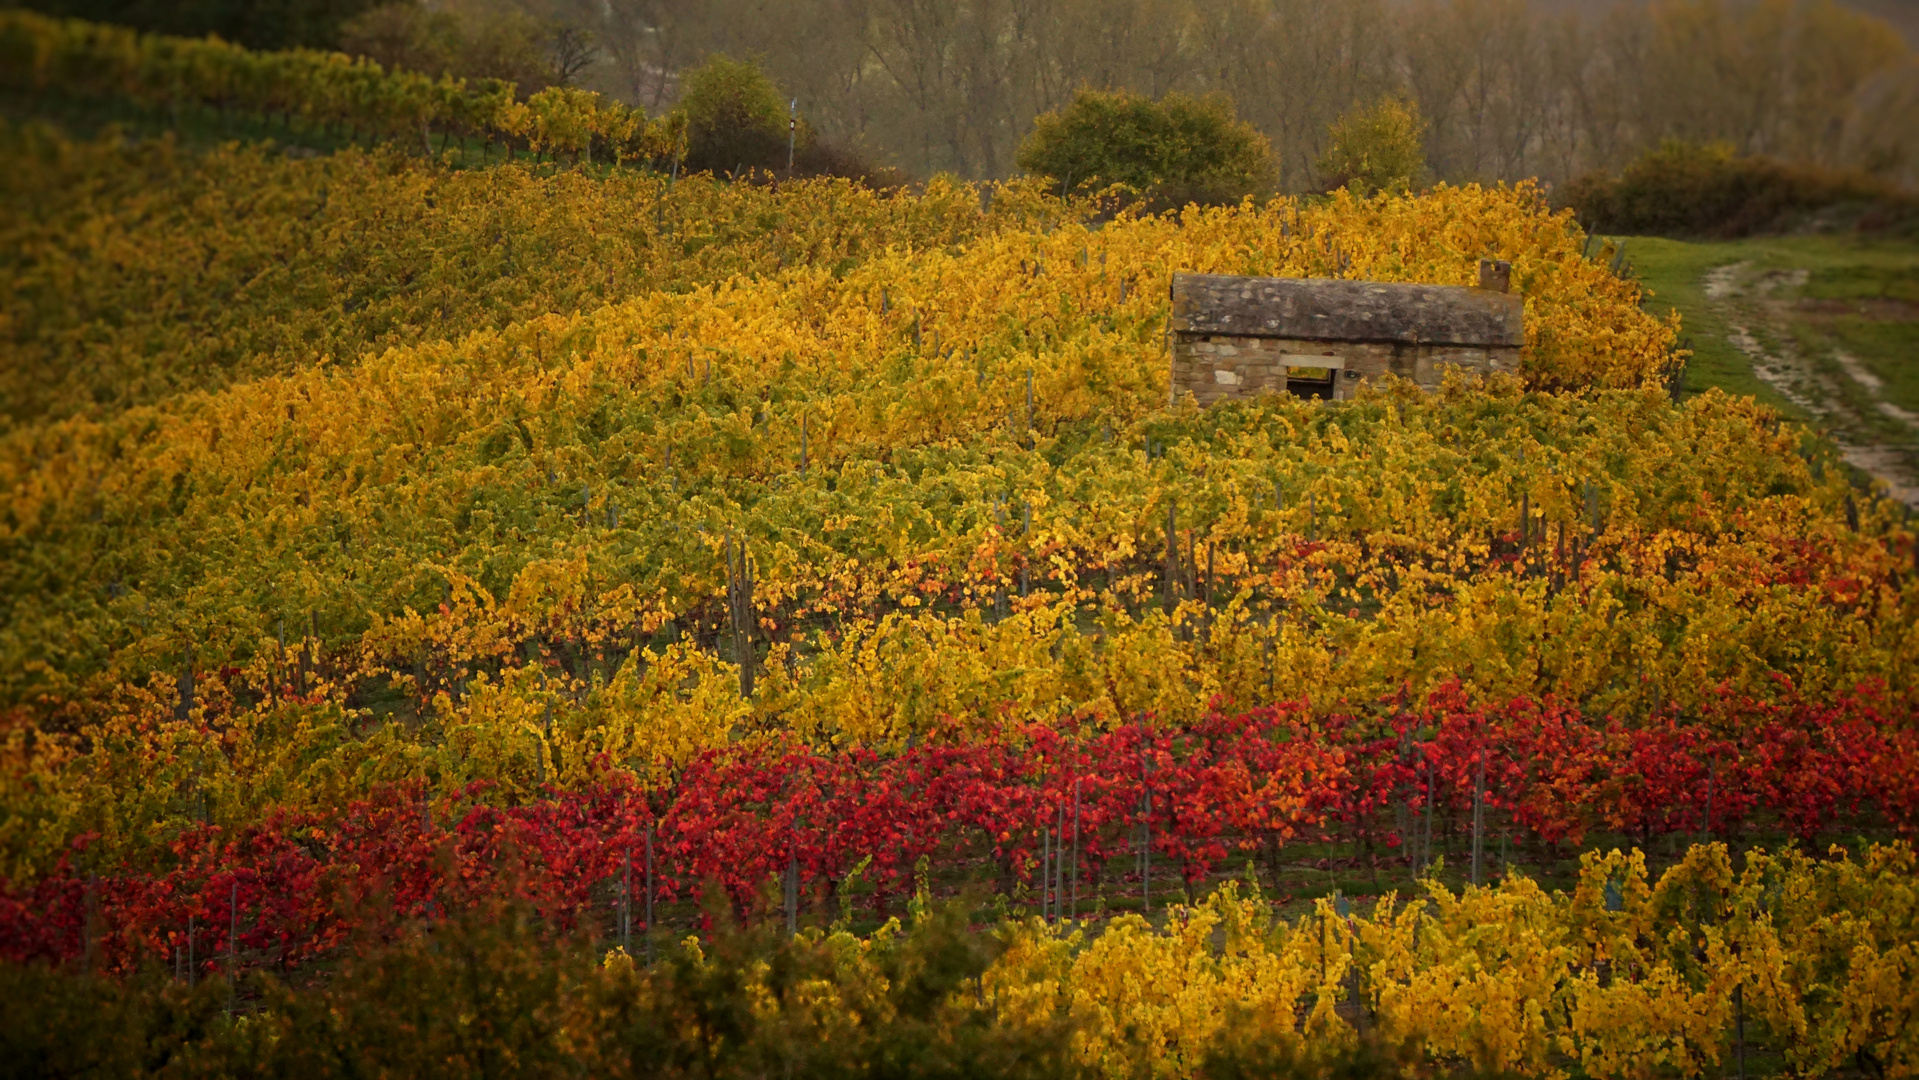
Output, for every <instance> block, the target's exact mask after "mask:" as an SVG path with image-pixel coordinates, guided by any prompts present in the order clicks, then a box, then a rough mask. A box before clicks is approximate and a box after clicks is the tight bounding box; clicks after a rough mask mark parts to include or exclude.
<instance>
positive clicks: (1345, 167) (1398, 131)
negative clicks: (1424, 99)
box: [1319, 97, 1426, 195]
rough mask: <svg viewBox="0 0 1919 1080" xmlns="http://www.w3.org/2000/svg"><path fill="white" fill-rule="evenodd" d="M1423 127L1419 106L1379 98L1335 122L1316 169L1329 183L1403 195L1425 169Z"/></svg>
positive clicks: (1364, 191) (1394, 99)
mask: <svg viewBox="0 0 1919 1080" xmlns="http://www.w3.org/2000/svg"><path fill="white" fill-rule="evenodd" d="M1425 127H1426V123H1425V121H1423V120H1421V119H1420V117H1419V107H1418V106H1416V105H1414V104H1412V103H1410V102H1405V101H1401V100H1399V99H1398V98H1394V97H1387V98H1381V99H1380V100H1379V101H1378V102H1377V103H1375V104H1374V105H1372V106H1371V107H1370V108H1365V109H1360V110H1358V111H1357V112H1350V113H1347V114H1346V115H1344V116H1342V117H1340V118H1339V119H1338V120H1337V121H1336V122H1334V124H1333V125H1332V130H1331V136H1332V138H1331V141H1330V142H1329V143H1328V144H1327V147H1326V152H1325V153H1324V154H1323V155H1321V156H1320V159H1319V171H1320V172H1321V173H1322V174H1324V175H1325V176H1326V177H1327V178H1328V179H1329V180H1330V181H1331V186H1333V187H1349V188H1353V189H1355V190H1357V191H1359V192H1361V193H1362V194H1367V195H1370V194H1372V193H1373V192H1375V191H1390V192H1396V193H1402V194H1403V193H1404V192H1406V191H1409V190H1411V189H1412V186H1413V184H1414V182H1415V181H1417V180H1418V179H1419V178H1420V176H1421V175H1423V174H1424V173H1425V171H1426V154H1425V151H1424V149H1423V148H1422V147H1421V146H1420V136H1421V134H1422V133H1423V132H1424V130H1425Z"/></svg>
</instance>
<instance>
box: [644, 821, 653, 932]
mask: <svg viewBox="0 0 1919 1080" xmlns="http://www.w3.org/2000/svg"><path fill="white" fill-rule="evenodd" d="M645 928H646V962H647V963H648V964H651V963H653V823H652V822H651V821H648V822H647V823H646V924H645Z"/></svg>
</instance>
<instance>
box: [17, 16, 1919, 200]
mask: <svg viewBox="0 0 1919 1080" xmlns="http://www.w3.org/2000/svg"><path fill="white" fill-rule="evenodd" d="M36 6H40V7H43V8H56V9H76V8H85V9H86V10H85V11H84V12H82V11H77V10H76V11H74V12H73V13H76V14H86V15H88V16H90V17H95V18H108V19H114V18H116V17H117V18H118V19H119V20H121V21H128V22H132V23H134V24H140V23H142V22H152V21H153V20H154V19H155V18H158V16H157V15H155V14H154V12H158V11H160V8H158V7H153V5H150V4H149V5H146V6H145V7H142V5H141V4H140V3H134V2H131V0H37V3H36ZM163 7H164V6H163ZM229 7H230V8H232V9H233V11H232V12H228V11H227V8H229ZM122 8H124V9H125V10H124V11H122V10H120V9H122ZM148 8H152V9H153V10H152V11H148V10H147V9H148ZM282 9H284V10H282ZM168 11H170V12H171V14H169V15H168V17H167V19H166V20H165V21H166V22H167V24H168V25H167V26H165V27H156V28H162V29H169V30H173V31H176V32H194V31H195V30H196V28H197V27H198V26H199V25H200V24H201V23H204V24H205V28H206V29H210V30H213V31H215V32H220V33H223V34H225V35H227V36H229V37H234V36H236V35H237V36H238V37H239V38H240V39H241V40H243V41H246V40H247V39H249V38H259V37H260V36H261V35H262V34H266V35H268V36H271V34H272V33H274V32H276V31H274V30H273V29H272V28H273V27H280V26H281V24H285V25H284V27H282V28H281V29H282V30H283V31H284V34H285V35H290V36H293V37H298V38H300V40H299V41H298V42H294V41H291V40H289V41H288V42H286V44H293V43H299V44H322V45H330V46H337V47H341V48H344V49H346V50H347V51H349V52H353V53H357V54H363V55H368V56H371V57H372V58H374V59H376V60H379V61H380V62H382V63H383V64H386V65H387V66H388V67H394V66H398V67H403V68H407V69H409V70H424V71H426V73H428V74H432V75H436V76H437V75H439V74H452V75H455V76H459V77H466V78H479V77H496V78H502V79H505V80H507V81H510V82H513V83H515V84H517V85H518V86H519V88H520V91H521V93H522V94H523V95H529V94H531V93H532V92H533V91H534V90H536V89H537V88H538V87H539V86H540V85H553V84H558V85H578V86H584V87H587V88H591V89H596V90H601V91H603V92H606V93H608V94H610V95H612V96H614V97H616V98H619V99H621V100H624V101H626V102H628V103H630V104H632V105H636V106H640V107H642V108H644V109H645V110H646V111H647V112H648V113H649V114H651V115H658V114H659V113H660V112H662V111H663V110H665V109H668V108H670V107H672V106H673V105H674V104H675V103H676V102H677V101H678V100H679V98H680V96H681V94H682V91H683V83H684V81H683V79H682V75H683V74H684V73H686V72H689V71H692V70H695V69H697V68H699V67H701V65H703V64H705V63H706V62H707V61H708V60H709V59H710V58H711V57H713V56H714V55H716V54H721V55H726V56H730V57H733V58H736V59H744V60H751V61H753V62H754V63H756V64H757V65H758V66H759V67H761V68H762V69H763V70H764V71H765V72H766V73H767V75H769V76H770V77H771V79H772V81H773V83H774V84H776V86H777V92H778V93H779V94H781V95H782V96H783V99H784V101H793V100H796V101H797V103H798V112H799V114H800V116H801V117H802V119H803V120H804V121H805V122H806V123H807V124H809V125H810V127H811V129H812V130H813V131H815V132H817V133H818V134H819V136H821V138H822V139H824V140H825V141H826V142H828V143H830V144H832V145H835V146H840V147H845V148H848V149H850V150H853V151H856V152H857V153H859V154H860V155H862V156H865V157H870V158H872V159H874V160H875V161H877V162H880V163H884V164H890V165H892V166H895V167H898V168H901V169H904V170H906V171H907V172H909V173H912V174H917V175H921V176H929V175H932V174H934V173H938V172H952V173H957V174H959V175H961V176H965V177H970V178H999V177H1006V176H1010V175H1013V174H1015V173H1017V172H1019V171H1020V164H1019V160H1018V158H1019V147H1020V145H1021V143H1022V141H1023V140H1024V139H1025V138H1026V137H1027V135H1028V134H1029V133H1030V132H1031V131H1032V130H1033V128H1034V126H1035V123H1036V122H1037V121H1038V119H1039V118H1040V117H1041V116H1043V115H1045V114H1047V113H1049V112H1053V111H1056V110H1059V109H1061V108H1062V107H1064V106H1065V105H1067V104H1068V103H1069V102H1070V101H1071V100H1072V98H1073V96H1074V94H1075V93H1076V92H1078V91H1081V90H1084V89H1094V90H1120V89H1123V90H1129V91H1133V92H1135V93H1138V94H1142V95H1145V96H1147V97H1150V98H1154V99H1158V98H1161V97H1163V96H1165V95H1167V94H1169V93H1172V92H1179V93H1182V94H1187V95H1191V96H1194V97H1204V96H1206V95H1214V94H1217V95H1223V96H1224V97H1226V98H1227V99H1230V101H1231V103H1232V105H1233V107H1234V109H1235V110H1236V112H1237V115H1238V116H1239V118H1240V119H1241V120H1244V121H1245V122H1247V123H1249V124H1250V125H1251V126H1252V128H1254V129H1255V130H1257V131H1258V132H1259V133H1260V134H1261V135H1263V136H1264V137H1265V138H1266V139H1267V140H1268V142H1269V143H1270V144H1271V147H1272V169H1273V174H1272V175H1273V182H1274V184H1275V186H1276V187H1277V188H1278V189H1280V190H1287V191H1300V190H1311V189H1314V188H1319V187H1325V186H1329V185H1330V184H1333V183H1337V181H1338V177H1336V176H1331V175H1329V174H1328V172H1327V170H1326V169H1325V168H1324V167H1323V165H1324V162H1325V161H1326V159H1327V154H1328V150H1329V149H1331V147H1330V145H1329V144H1330V140H1331V138H1332V136H1331V134H1330V131H1331V128H1332V126H1333V125H1334V124H1335V123H1336V122H1337V121H1338V120H1339V119H1340V118H1341V117H1342V116H1347V115H1349V114H1352V113H1354V112H1356V111H1358V110H1362V109H1365V108H1368V107H1373V106H1376V105H1377V104H1378V103H1379V102H1381V101H1382V100H1384V99H1387V98H1397V99H1400V100H1403V101H1404V102H1406V104H1407V105H1409V106H1410V107H1411V108H1412V109H1413V110H1414V111H1415V112H1416V113H1417V115H1418V116H1419V117H1420V118H1421V119H1422V120H1423V129H1422V132H1421V134H1422V141H1423V146H1424V151H1425V160H1426V162H1427V164H1428V166H1429V176H1428V177H1427V178H1430V179H1444V180H1454V181H1466V180H1493V179H1513V178H1518V177H1524V176H1539V177H1542V178H1544V179H1546V180H1548V181H1561V180H1565V179H1569V178H1571V177H1575V176H1578V175H1580V174H1582V173H1585V172H1589V171H1593V170H1607V171H1613V170H1617V169H1618V168H1620V167H1621V166H1623V165H1624V164H1625V163H1627V162H1628V161H1630V160H1632V159H1633V158H1635V157H1637V156H1638V155H1640V154H1641V153H1642V152H1644V151H1645V150H1647V149H1649V148H1652V147H1655V146H1657V145H1659V144H1660V143H1661V142H1662V141H1665V140H1670V139H1677V140H1683V141H1686V142H1691V143H1709V142H1723V143H1725V144H1727V145H1729V146H1730V147H1731V148H1732V149H1734V150H1735V151H1737V152H1740V153H1743V154H1763V155H1768V156H1772V157H1777V158H1782V159H1786V160H1792V161H1798V162H1804V163H1808V164H1815V165H1820V166H1825V167H1831V168H1859V169H1864V170H1867V171H1870V172H1873V173H1876V174H1878V175H1879V176H1881V177H1882V178H1885V179H1888V180H1891V181H1893V182H1895V183H1903V184H1906V185H1912V184H1914V183H1919V128H1916V127H1915V125H1913V124H1912V123H1911V122H1910V117H1911V116H1912V115H1914V113H1915V111H1919V60H1916V59H1915V56H1914V53H1913V51H1912V49H1911V48H1910V47H1909V46H1908V45H1907V44H1906V42H1905V41H1904V39H1903V38H1901V37H1900V35H1899V34H1898V32H1897V31H1895V30H1894V29H1893V28H1892V27H1891V26H1889V25H1887V24H1886V23H1884V22H1883V21H1880V20H1878V19H1875V18H1872V17H1869V16H1867V15H1864V14H1861V13H1859V12H1856V11H1853V10H1850V9H1848V8H1845V7H1842V6H1840V5H1838V4H1837V3H1835V2H1833V0H1649V2H1646V3H1633V2H1622V3H1620V4H1619V5H1617V6H1615V7H1612V8H1610V9H1606V10H1600V11H1595V12H1585V13H1582V12H1578V11H1573V12H1549V11H1545V10H1542V9H1541V8H1539V7H1538V6H1537V5H1536V4H1534V3H1531V2H1529V0H1118V2H1113V0H784V2H781V3H777V4H776V3H772V2H771V0H424V2H423V0H398V2H396V3H389V4H386V5H383V6H371V7H369V5H368V3H367V2H366V0H297V2H295V0H278V2H276V3H265V4H249V5H237V6H236V5H225V6H222V5H221V4H220V3H218V2H217V0H199V2H198V3H197V5H187V6H185V7H180V8H178V9H177V10H176V9H171V8H169V9H168ZM223 12H224V13H226V14H222V13H223ZM274 12H279V13H280V14H279V15H273V13H274ZM235 13H244V14H245V17H244V18H241V16H240V14H235ZM228 15H231V16H232V17H230V18H229V17H227V16H228ZM270 16H271V17H270ZM281 16H284V17H281ZM182 19H186V20H188V21H189V22H191V21H192V20H193V19H198V20H199V23H195V24H194V25H193V26H188V25H185V24H183V23H181V20H182ZM176 24H179V25H176ZM229 24H230V25H229ZM296 31H297V33H296ZM258 43H259V44H262V45H271V44H275V42H271V41H260V42H258ZM783 103H784V102H783Z"/></svg>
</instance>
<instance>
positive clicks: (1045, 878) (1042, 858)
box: [1033, 825, 1053, 922]
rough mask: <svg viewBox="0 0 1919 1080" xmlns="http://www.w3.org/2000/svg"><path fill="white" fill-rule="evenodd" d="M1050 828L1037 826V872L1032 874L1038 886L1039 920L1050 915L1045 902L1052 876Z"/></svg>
mask: <svg viewBox="0 0 1919 1080" xmlns="http://www.w3.org/2000/svg"><path fill="white" fill-rule="evenodd" d="M1050 833H1051V830H1049V829H1047V827H1046V826H1044V825H1041V826H1040V827H1039V873H1037V874H1034V875H1033V884H1035V885H1037V886H1039V921H1040V922H1045V921H1046V920H1047V918H1048V917H1049V915H1050V911H1049V909H1048V907H1047V902H1048V899H1049V897H1050V894H1051V889H1050V887H1049V886H1050V883H1051V881H1052V877H1053V863H1052V858H1051V855H1052V851H1051V849H1050V846H1049V845H1051V843H1052V836H1051V835H1050Z"/></svg>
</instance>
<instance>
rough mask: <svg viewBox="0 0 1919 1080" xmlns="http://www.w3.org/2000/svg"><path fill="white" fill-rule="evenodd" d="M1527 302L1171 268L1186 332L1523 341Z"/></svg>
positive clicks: (1472, 292) (1464, 291)
mask: <svg viewBox="0 0 1919 1080" xmlns="http://www.w3.org/2000/svg"><path fill="white" fill-rule="evenodd" d="M1522 310H1523V305H1522V303H1521V301H1520V298H1519V297H1518V296H1515V295H1512V294H1510V293H1501V292H1493V291H1491V290H1489V289H1471V288H1467V287H1465V286H1463V285H1401V284H1387V283H1384V282H1377V281H1343V280H1337V279H1333V278H1268V277H1233V276H1229V275H1225V274H1174V275H1173V329H1174V330H1175V331H1177V332H1180V333H1186V334H1225V335H1231V336H1234V337H1280V338H1300V339H1304V340H1308V341H1391V342H1406V343H1408V344H1422V345H1479V346H1485V347H1493V346H1518V345H1524V344H1525V343H1526V332H1525V327H1524V324H1523V322H1522V319H1521V314H1522Z"/></svg>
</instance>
